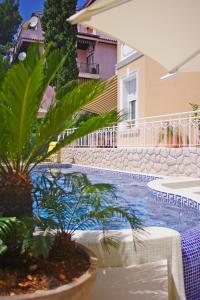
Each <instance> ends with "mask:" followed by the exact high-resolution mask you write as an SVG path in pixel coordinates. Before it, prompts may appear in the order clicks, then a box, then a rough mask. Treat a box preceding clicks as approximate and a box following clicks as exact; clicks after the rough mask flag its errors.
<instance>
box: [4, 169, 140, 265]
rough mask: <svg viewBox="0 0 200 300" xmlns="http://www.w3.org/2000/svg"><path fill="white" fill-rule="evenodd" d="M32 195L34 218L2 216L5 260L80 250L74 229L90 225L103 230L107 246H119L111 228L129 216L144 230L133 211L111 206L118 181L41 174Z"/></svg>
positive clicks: (128, 218) (45, 256) (61, 255)
mask: <svg viewBox="0 0 200 300" xmlns="http://www.w3.org/2000/svg"><path fill="white" fill-rule="evenodd" d="M33 195H34V203H35V211H34V216H33V217H31V218H23V219H20V220H19V219H16V218H0V263H2V261H4V260H5V261H6V262H7V259H8V258H9V259H10V260H11V262H12V258H13V257H14V260H19V261H20V260H21V261H22V260H24V259H25V260H27V259H29V258H39V257H42V258H43V259H49V258H50V257H51V258H52V257H53V258H55V257H56V258H57V257H58V258H59V257H62V259H63V253H64V256H66V257H68V255H70V254H71V251H74V250H75V247H74V245H75V244H74V241H73V239H72V237H73V235H74V233H75V231H76V230H80V229H81V230H86V229H88V228H89V227H90V226H91V225H92V226H93V227H96V228H98V230H101V231H102V239H101V243H102V246H103V248H104V249H105V250H108V251H109V249H110V247H117V246H118V240H117V238H116V237H113V236H112V235H111V234H109V233H108V228H109V225H110V223H111V222H113V223H114V224H115V222H117V221H118V220H119V219H124V220H126V221H127V222H128V223H129V224H130V227H131V228H132V229H136V230H138V229H142V224H141V222H140V220H139V219H138V218H137V217H136V216H135V212H134V210H130V208H129V209H128V210H127V209H124V208H122V207H119V206H117V205H111V201H110V200H111V199H117V196H116V189H115V187H114V186H113V185H110V184H102V183H101V184H99V183H98V184H93V183H91V181H90V180H89V179H88V178H87V176H86V175H84V174H82V173H69V174H63V173H59V172H53V171H50V172H48V173H38V174H37V175H36V177H35V183H34V190H33ZM36 231H37V232H36ZM136 240H137V239H136ZM63 241H64V243H63ZM60 253H61V254H60ZM2 259H3V260H2Z"/></svg>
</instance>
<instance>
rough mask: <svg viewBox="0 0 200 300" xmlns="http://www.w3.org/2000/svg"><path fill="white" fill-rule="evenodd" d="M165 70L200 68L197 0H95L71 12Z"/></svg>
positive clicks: (78, 20) (74, 20) (75, 20)
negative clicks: (77, 10) (87, 5)
mask: <svg viewBox="0 0 200 300" xmlns="http://www.w3.org/2000/svg"><path fill="white" fill-rule="evenodd" d="M69 21H70V22H71V23H72V24H76V23H82V24H85V25H87V26H90V27H93V28H96V29H97V30H99V31H101V32H104V33H105V34H109V35H111V36H113V37H115V38H116V39H118V40H121V41H123V42H124V43H126V44H127V45H129V46H130V47H132V48H134V49H135V50H138V51H140V52H142V53H143V54H146V55H148V56H149V57H151V58H153V59H154V60H156V61H157V62H159V63H160V64H161V65H163V66H164V67H165V68H166V69H167V70H168V71H169V72H174V71H177V70H178V71H182V72H186V71H200V0H96V1H95V2H94V3H93V4H92V5H90V6H89V7H88V8H85V9H83V10H82V11H80V12H78V13H76V14H75V15H73V16H72V17H71V18H70V19H69Z"/></svg>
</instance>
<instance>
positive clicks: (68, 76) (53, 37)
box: [42, 0, 78, 87]
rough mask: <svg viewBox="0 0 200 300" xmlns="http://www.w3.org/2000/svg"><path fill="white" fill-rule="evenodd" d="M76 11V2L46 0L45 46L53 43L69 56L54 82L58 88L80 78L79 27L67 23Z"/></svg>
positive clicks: (69, 0)
mask: <svg viewBox="0 0 200 300" xmlns="http://www.w3.org/2000/svg"><path fill="white" fill-rule="evenodd" d="M75 10H76V0H57V1H54V0H46V1H45V3H44V15H43V18H42V27H43V30H44V31H45V45H46V46H47V45H48V44H49V43H50V42H53V44H54V48H55V49H60V50H62V51H63V53H65V54H67V59H66V60H65V63H64V64H63V67H62V68H61V69H60V71H59V73H58V75H57V77H56V80H55V81H54V83H55V85H56V87H61V86H62V85H63V84H65V83H67V82H69V81H71V80H75V79H77V78H78V69H77V62H76V56H77V53H76V36H77V27H76V25H75V26H74V25H71V24H70V23H69V22H67V19H68V18H69V17H70V16H71V15H73V14H74V13H75ZM55 16H56V17H55Z"/></svg>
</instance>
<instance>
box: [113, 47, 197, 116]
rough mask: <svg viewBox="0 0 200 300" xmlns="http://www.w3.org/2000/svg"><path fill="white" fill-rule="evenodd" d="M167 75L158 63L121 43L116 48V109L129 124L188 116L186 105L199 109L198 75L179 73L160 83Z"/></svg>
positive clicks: (194, 73)
mask: <svg viewBox="0 0 200 300" xmlns="http://www.w3.org/2000/svg"><path fill="white" fill-rule="evenodd" d="M166 73H167V70H165V69H164V68H163V67H162V66H161V65H160V64H159V63H157V62H156V61H154V60H152V59H151V58H149V57H148V56H146V55H143V54H141V53H139V52H138V51H135V50H133V49H131V48H130V47H128V46H127V45H125V44H123V43H119V44H118V63H117V67H116V74H117V77H118V108H119V110H123V111H125V112H126V113H127V114H128V116H127V118H128V119H129V120H130V121H131V120H135V119H139V118H144V117H152V116H159V115H165V114H174V113H180V112H187V111H190V110H191V106H190V104H189V103H196V104H199V105H200V96H199V82H200V72H193V73H189V72H188V73H179V74H178V75H177V76H176V77H174V78H173V79H168V80H161V79H160V78H161V77H162V76H163V75H165V74H166Z"/></svg>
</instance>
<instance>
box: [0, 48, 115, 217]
mask: <svg viewBox="0 0 200 300" xmlns="http://www.w3.org/2000/svg"><path fill="white" fill-rule="evenodd" d="M65 59H66V56H65V57H63V55H62V52H61V51H60V50H54V51H52V49H51V46H49V47H48V49H47V50H46V52H45V53H44V54H43V55H42V56H41V54H40V51H39V46H38V45H36V44H33V45H32V46H31V47H30V49H29V51H28V53H27V57H26V59H25V60H24V61H23V62H20V63H18V64H15V65H12V66H11V68H10V69H9V70H8V72H7V74H6V76H5V80H4V82H3V83H2V85H1V87H0V119H1V122H0V211H1V213H3V216H9V217H12V216H16V217H21V216H25V215H27V214H31V213H32V198H31V189H32V183H31V178H30V172H31V170H32V169H33V168H34V167H35V166H36V165H37V164H38V163H40V162H41V161H44V160H45V159H46V158H47V157H49V156H51V155H52V154H54V153H56V152H57V151H59V150H60V149H61V148H62V147H64V146H65V145H67V144H70V143H71V142H73V141H74V140H76V139H78V138H80V137H83V136H84V135H87V134H89V133H91V132H93V131H96V130H98V129H100V128H102V127H107V126H109V125H110V124H111V123H113V122H115V121H117V120H118V118H119V117H118V115H117V114H116V112H114V111H113V112H111V113H108V114H104V115H101V116H97V117H94V118H91V119H89V120H87V121H85V122H84V123H81V124H80V125H79V126H78V127H77V128H76V130H75V131H74V132H73V133H72V134H70V135H68V136H65V137H64V139H62V140H59V141H58V143H57V144H56V146H55V147H54V148H53V149H52V150H51V151H48V149H49V144H50V143H51V142H52V141H55V140H58V137H59V135H60V134H61V133H63V131H65V130H66V129H68V128H71V127H72V124H73V120H74V118H75V116H76V114H77V113H78V112H79V111H80V110H81V109H82V107H84V106H85V105H86V104H88V103H90V102H92V101H93V100H94V99H95V98H96V97H97V96H98V95H99V94H100V93H101V92H102V91H103V90H104V88H105V87H106V84H107V83H101V82H98V81H95V82H88V83H86V84H83V85H79V86H78V85H75V84H74V83H72V84H68V85H67V86H66V85H65V86H63V87H62V88H60V89H58V90H57V93H56V97H55V101H54V103H53V105H52V106H51V107H50V109H49V111H48V113H47V114H46V116H45V117H44V118H43V119H42V120H41V121H40V122H38V119H37V113H38V110H39V107H40V104H41V101H42V99H43V95H44V93H45V91H46V88H47V86H48V85H49V83H50V82H51V81H52V80H53V79H54V78H55V76H56V73H57V72H58V71H59V70H60V68H61V67H62V66H63V64H64V62H65Z"/></svg>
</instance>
